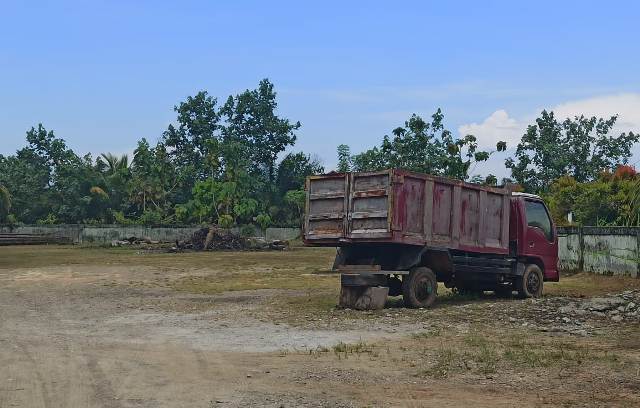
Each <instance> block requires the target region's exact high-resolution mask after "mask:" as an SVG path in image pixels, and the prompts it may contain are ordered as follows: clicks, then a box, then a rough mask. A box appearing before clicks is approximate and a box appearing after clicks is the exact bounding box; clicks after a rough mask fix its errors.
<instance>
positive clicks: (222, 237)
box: [172, 226, 289, 251]
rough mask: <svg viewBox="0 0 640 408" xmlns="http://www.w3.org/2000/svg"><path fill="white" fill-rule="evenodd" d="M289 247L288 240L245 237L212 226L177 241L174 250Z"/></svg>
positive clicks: (271, 248) (273, 248)
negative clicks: (188, 237) (187, 238)
mask: <svg viewBox="0 0 640 408" xmlns="http://www.w3.org/2000/svg"><path fill="white" fill-rule="evenodd" d="M288 247H289V242H288V241H280V240H274V241H267V240H265V239H263V238H247V237H243V236H241V235H239V234H237V233H234V232H233V231H231V230H229V229H224V228H219V227H217V226H212V227H211V228H200V229H199V230H197V231H196V232H194V233H193V234H192V235H191V239H189V240H186V241H179V242H176V245H175V247H173V248H172V250H173V251H180V250H185V249H193V250H196V251H207V250H214V251H215V250H236V251H239V250H245V251H246V250H249V251H250V250H277V251H282V250H285V249H287V248H288Z"/></svg>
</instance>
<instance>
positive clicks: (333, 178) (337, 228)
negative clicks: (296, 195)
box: [305, 174, 348, 239]
mask: <svg viewBox="0 0 640 408" xmlns="http://www.w3.org/2000/svg"><path fill="white" fill-rule="evenodd" d="M347 180H348V177H347V175H342V174H338V175H328V176H314V177H309V178H308V179H307V202H306V205H305V208H306V211H305V238H306V239H327V238H342V237H343V236H344V233H345V219H346V208H347V206H346V204H347V188H348V181H347Z"/></svg>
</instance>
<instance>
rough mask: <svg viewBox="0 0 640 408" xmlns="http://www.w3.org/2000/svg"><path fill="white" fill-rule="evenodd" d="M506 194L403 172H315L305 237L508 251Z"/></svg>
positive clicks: (337, 242)
mask: <svg viewBox="0 0 640 408" xmlns="http://www.w3.org/2000/svg"><path fill="white" fill-rule="evenodd" d="M509 197H510V193H509V191H507V190H505V189H498V188H492V187H486V186H479V185H475V184H468V183H464V182H462V181H459V180H451V179H447V178H443V177H437V176H432V175H427V174H420V173H412V172H408V171H404V170H384V171H377V172H367V173H350V174H327V175H323V176H314V177H310V178H309V180H308V182H307V203H306V217H305V240H306V242H308V243H310V244H316V245H343V244H345V243H349V244H355V243H357V242H374V241H375V242H390V243H391V242H393V243H403V244H408V245H429V246H438V247H446V248H452V249H460V250H464V251H477V252H482V251H489V252H494V253H507V252H508V237H509V215H510V207H509V205H510V204H509V203H510V201H509ZM314 240H315V241H314Z"/></svg>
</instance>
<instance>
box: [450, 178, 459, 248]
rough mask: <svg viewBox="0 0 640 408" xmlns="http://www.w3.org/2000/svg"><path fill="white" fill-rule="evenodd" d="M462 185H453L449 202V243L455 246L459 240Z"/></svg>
mask: <svg viewBox="0 0 640 408" xmlns="http://www.w3.org/2000/svg"><path fill="white" fill-rule="evenodd" d="M461 195H462V187H460V186H459V185H454V186H453V201H452V203H451V206H452V208H451V212H452V213H453V215H452V216H451V241H452V242H451V244H452V246H454V247H456V246H457V243H458V242H460V217H461V216H462V204H461V203H462V198H461Z"/></svg>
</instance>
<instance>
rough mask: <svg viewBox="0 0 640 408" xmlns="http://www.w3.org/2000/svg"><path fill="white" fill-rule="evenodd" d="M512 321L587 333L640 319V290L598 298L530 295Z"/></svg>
mask: <svg viewBox="0 0 640 408" xmlns="http://www.w3.org/2000/svg"><path fill="white" fill-rule="evenodd" d="M509 322H510V323H512V324H521V325H522V326H526V327H532V328H536V329H538V330H540V331H544V332H565V333H570V334H574V335H582V336H587V335H591V334H593V333H594V331H596V330H597V328H598V327H603V326H608V325H612V324H613V325H615V324H638V323H640V290H627V291H624V292H622V293H618V294H607V295H605V296H600V297H594V298H568V297H548V298H542V299H530V300H529V305H528V306H527V307H525V308H523V309H520V310H518V311H515V310H514V311H512V313H511V315H510V316H509Z"/></svg>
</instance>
